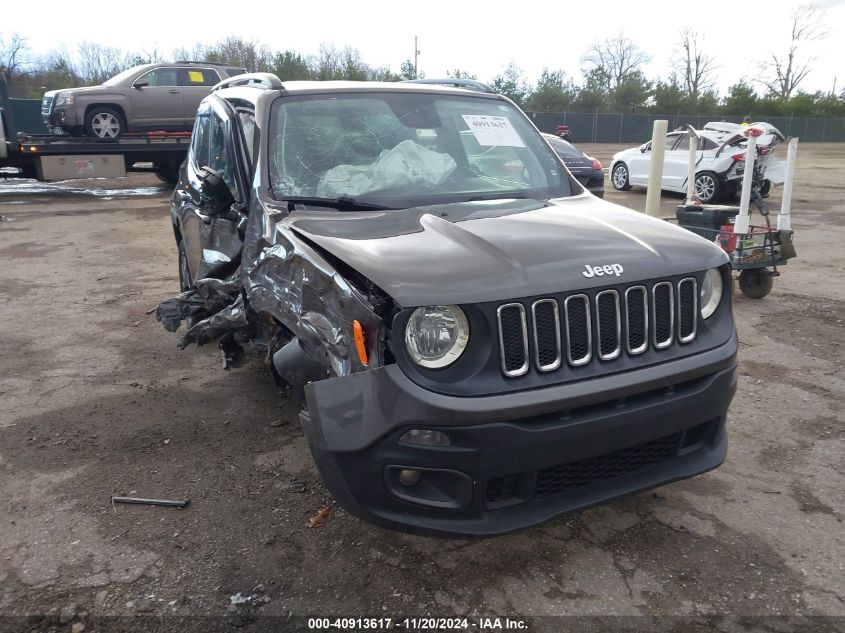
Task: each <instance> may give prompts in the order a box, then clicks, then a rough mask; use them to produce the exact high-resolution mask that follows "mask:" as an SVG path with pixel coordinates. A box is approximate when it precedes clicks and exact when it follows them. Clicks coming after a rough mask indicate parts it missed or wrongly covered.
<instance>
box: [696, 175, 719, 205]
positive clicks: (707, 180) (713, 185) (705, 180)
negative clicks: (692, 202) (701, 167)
mask: <svg viewBox="0 0 845 633" xmlns="http://www.w3.org/2000/svg"><path fill="white" fill-rule="evenodd" d="M721 195H722V183H721V182H719V177H718V176H717V175H716V174H714V173H713V172H712V171H703V172H701V173H700V174H698V175H697V176H696V177H695V197H696V198H698V199H699V200H700V201H701V202H703V203H705V204H706V203H708V202H713V201H714V200H718V199H719V197H721Z"/></svg>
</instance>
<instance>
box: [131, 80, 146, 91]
mask: <svg viewBox="0 0 845 633" xmlns="http://www.w3.org/2000/svg"><path fill="white" fill-rule="evenodd" d="M149 85H150V82H149V81H136V82H135V83H134V84H132V87H133V88H135V89H136V90H140V89H141V88H146V87H147V86H149Z"/></svg>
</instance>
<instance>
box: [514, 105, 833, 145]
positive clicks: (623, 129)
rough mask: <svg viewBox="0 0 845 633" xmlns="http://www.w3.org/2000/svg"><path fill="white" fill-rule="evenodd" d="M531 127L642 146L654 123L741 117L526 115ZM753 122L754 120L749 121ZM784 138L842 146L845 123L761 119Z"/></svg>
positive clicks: (699, 122)
mask: <svg viewBox="0 0 845 633" xmlns="http://www.w3.org/2000/svg"><path fill="white" fill-rule="evenodd" d="M527 114H528V116H529V117H531V119H532V120H533V121H534V125H536V126H537V127H538V128H540V130H541V131H543V132H550V133H554V131H555V128H556V127H557V126H558V125H564V124H566V125H568V126H569V129H570V131H571V134H572V141H573V142H575V143H645V142H646V141H648V140H650V139H651V131H652V126H653V124H654V121H655V120H656V119H665V120H667V121H669V130H674V129H676V128H678V127H681V126H686V125H687V124H691V125H692V126H693V127H694V128H696V129H700V128H702V127H703V126H704V125H705V124H706V123H708V122H710V121H731V122H733V123H740V122H741V121H742V117H735V116H726V117H720V116H718V115H712V114H711V115H707V114H702V115H697V114H693V115H689V114H612V113H608V112H594V113H588V112H528V113H527ZM752 120H755V119H752ZM760 120H761V121H767V122H768V123H771V124H772V125H774V126H775V127H776V128H778V129H779V130H780V131H781V132H783V133H784V134H785V135H786V136H787V137H789V136H797V137H798V138H800V139H801V142H802V143H837V142H840V143H841V142H845V119H822V118H811V117H778V116H771V117H760Z"/></svg>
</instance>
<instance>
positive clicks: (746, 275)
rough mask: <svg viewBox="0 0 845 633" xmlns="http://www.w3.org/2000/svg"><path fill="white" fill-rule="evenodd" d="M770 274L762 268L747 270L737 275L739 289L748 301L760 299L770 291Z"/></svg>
mask: <svg viewBox="0 0 845 633" xmlns="http://www.w3.org/2000/svg"><path fill="white" fill-rule="evenodd" d="M772 284H773V282H772V273H770V272H769V271H768V270H764V269H762V268H748V269H746V270H743V271H742V272H740V273H739V289H740V290H741V291H742V294H744V295H745V296H746V297H748V298H749V299H762V298H763V297H765V296H766V295H767V294H769V292H770V291H771V290H772Z"/></svg>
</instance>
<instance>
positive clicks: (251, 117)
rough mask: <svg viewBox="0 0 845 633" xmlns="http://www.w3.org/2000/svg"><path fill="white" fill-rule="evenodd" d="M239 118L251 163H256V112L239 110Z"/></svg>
mask: <svg viewBox="0 0 845 633" xmlns="http://www.w3.org/2000/svg"><path fill="white" fill-rule="evenodd" d="M238 120H239V121H240V124H241V130H243V133H244V144H245V145H246V153H247V155H248V156H249V164H250V165H254V164H255V114H254V113H252V112H246V111H244V110H239V111H238Z"/></svg>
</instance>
